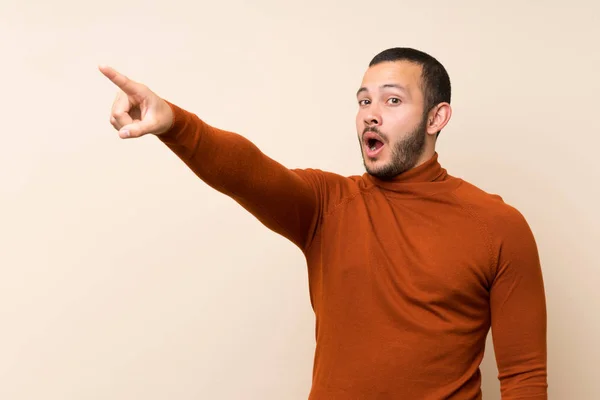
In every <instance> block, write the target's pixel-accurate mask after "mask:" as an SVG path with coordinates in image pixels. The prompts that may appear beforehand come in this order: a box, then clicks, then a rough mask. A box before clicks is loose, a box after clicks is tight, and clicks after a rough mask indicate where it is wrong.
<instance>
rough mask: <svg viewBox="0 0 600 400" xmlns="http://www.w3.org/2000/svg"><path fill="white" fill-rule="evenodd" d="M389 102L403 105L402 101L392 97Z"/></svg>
mask: <svg viewBox="0 0 600 400" xmlns="http://www.w3.org/2000/svg"><path fill="white" fill-rule="evenodd" d="M388 102H390V103H391V104H400V103H401V101H400V99H399V98H397V97H392V98H390V99H388Z"/></svg>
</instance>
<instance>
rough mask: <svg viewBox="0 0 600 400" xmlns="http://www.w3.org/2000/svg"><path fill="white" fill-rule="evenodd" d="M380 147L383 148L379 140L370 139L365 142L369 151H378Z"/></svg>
mask: <svg viewBox="0 0 600 400" xmlns="http://www.w3.org/2000/svg"><path fill="white" fill-rule="evenodd" d="M382 146H383V142H382V141H381V140H379V139H373V138H371V139H368V140H367V147H368V148H369V150H371V151H376V150H379V149H380V148H381V147H382Z"/></svg>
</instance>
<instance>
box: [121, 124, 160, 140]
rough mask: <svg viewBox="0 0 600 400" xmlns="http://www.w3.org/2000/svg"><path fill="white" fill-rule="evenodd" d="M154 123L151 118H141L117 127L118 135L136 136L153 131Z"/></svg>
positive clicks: (123, 137)
mask: <svg viewBox="0 0 600 400" xmlns="http://www.w3.org/2000/svg"><path fill="white" fill-rule="evenodd" d="M155 129H156V123H155V122H154V121H152V120H148V119H143V120H141V121H139V120H138V121H135V122H133V123H131V124H127V125H125V126H123V127H122V128H121V129H119V137H121V138H122V139H129V138H138V137H141V136H144V135H148V134H151V133H154V130H155Z"/></svg>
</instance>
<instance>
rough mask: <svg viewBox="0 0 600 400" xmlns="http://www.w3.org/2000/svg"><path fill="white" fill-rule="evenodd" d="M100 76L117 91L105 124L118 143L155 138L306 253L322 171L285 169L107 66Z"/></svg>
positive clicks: (234, 136)
mask: <svg viewBox="0 0 600 400" xmlns="http://www.w3.org/2000/svg"><path fill="white" fill-rule="evenodd" d="M100 71H101V72H102V73H103V74H104V75H105V76H106V77H108V78H109V79H110V80H111V81H112V82H113V83H114V84H115V85H117V86H118V87H119V88H120V89H121V91H120V92H119V93H118V94H117V97H116V99H115V101H114V103H113V107H112V111H111V119H110V120H111V124H112V125H113V126H114V127H115V129H117V130H118V131H119V136H120V137H121V138H124V139H125V138H137V137H141V136H144V135H146V134H154V135H156V136H157V137H158V138H159V139H160V140H161V141H162V142H163V143H165V145H167V146H168V147H169V148H170V149H171V150H172V151H173V152H174V153H175V154H176V155H177V156H178V157H180V158H181V159H182V160H183V161H184V162H185V163H186V164H187V165H188V167H190V169H191V170H192V171H193V172H194V173H195V174H196V175H197V176H198V177H199V178H200V179H202V180H203V181H204V182H205V183H207V184H208V185H209V186H211V187H213V188H214V189H216V190H218V191H220V192H221V193H223V194H225V195H227V196H230V197H231V198H232V199H234V200H235V201H237V202H238V203H239V204H241V205H242V206H243V207H244V208H245V209H247V210H248V211H249V212H251V213H252V214H253V215H254V216H255V217H256V218H257V219H259V220H260V221H261V222H262V223H263V224H264V225H265V226H267V227H268V228H270V229H271V230H273V231H275V232H277V233H279V234H281V235H283V236H284V237H286V238H288V239H289V240H290V241H292V242H293V243H295V244H296V245H297V246H298V247H300V248H301V249H302V250H305V249H306V247H307V246H308V245H309V243H310V241H311V239H312V237H313V235H314V232H315V230H316V226H317V222H318V220H319V217H320V214H321V209H322V203H323V196H324V194H323V192H324V191H322V190H321V188H322V187H323V174H322V173H321V171H318V170H311V169H303V170H300V169H296V170H292V169H288V168H286V167H284V166H283V165H281V164H279V163H278V162H276V161H275V160H273V159H271V158H269V157H267V156H266V155H265V154H263V153H262V152H261V151H260V150H259V149H258V148H257V147H256V146H255V145H254V144H253V143H252V142H250V141H249V140H248V139H246V138H244V137H243V136H241V135H239V134H237V133H234V132H228V131H225V130H221V129H217V128H215V127H212V126H210V125H208V124H207V123H205V122H204V121H202V120H201V119H200V118H198V117H197V116H196V115H195V114H192V113H190V112H188V111H186V110H184V109H182V108H180V107H178V106H176V105H174V104H172V103H170V102H168V101H166V100H163V99H162V98H160V97H159V96H158V95H156V94H155V93H153V92H152V91H151V90H150V89H149V88H148V87H146V86H145V85H143V84H141V83H138V82H135V81H133V80H131V79H129V78H127V77H126V76H124V75H122V74H120V73H118V72H117V71H115V70H114V69H112V68H110V67H105V66H102V67H100Z"/></svg>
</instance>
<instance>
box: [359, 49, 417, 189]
mask: <svg viewBox="0 0 600 400" xmlns="http://www.w3.org/2000/svg"><path fill="white" fill-rule="evenodd" d="M420 83H421V66H419V65H417V64H413V63H410V62H405V61H397V62H384V63H381V64H377V65H374V66H373V67H370V68H369V69H368V70H367V72H366V73H365V75H364V77H363V81H362V84H361V88H360V89H359V91H358V92H357V100H358V104H359V108H358V113H357V115H356V129H357V132H358V139H359V142H360V144H361V152H362V157H363V162H364V165H365V168H366V170H367V172H368V173H370V174H371V175H374V176H377V177H379V178H382V179H389V178H393V177H394V176H396V175H398V174H401V173H402V172H404V171H406V170H408V169H410V168H413V167H414V166H415V165H416V164H417V162H418V161H419V157H420V156H421V155H422V154H423V151H424V149H425V139H426V136H427V133H426V123H427V115H426V114H425V113H424V97H423V92H422V90H421V86H420Z"/></svg>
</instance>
